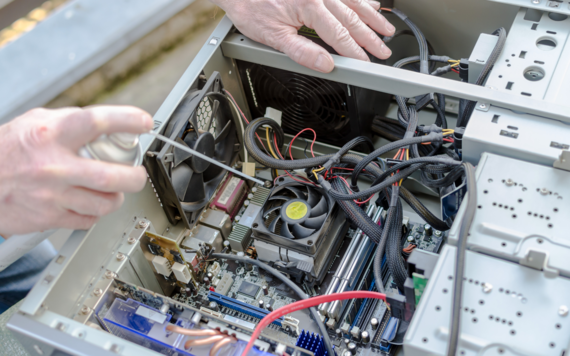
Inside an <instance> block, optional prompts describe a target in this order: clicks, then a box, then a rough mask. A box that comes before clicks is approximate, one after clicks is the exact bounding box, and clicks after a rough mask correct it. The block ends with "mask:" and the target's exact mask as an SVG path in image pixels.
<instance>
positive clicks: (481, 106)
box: [479, 104, 487, 109]
mask: <svg viewBox="0 0 570 356" xmlns="http://www.w3.org/2000/svg"><path fill="white" fill-rule="evenodd" d="M479 108H480V109H486V108H487V104H479Z"/></svg>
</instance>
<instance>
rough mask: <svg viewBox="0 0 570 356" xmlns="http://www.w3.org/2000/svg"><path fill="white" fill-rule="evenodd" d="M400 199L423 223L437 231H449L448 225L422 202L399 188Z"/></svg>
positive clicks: (402, 188) (404, 189) (407, 191)
mask: <svg viewBox="0 0 570 356" xmlns="http://www.w3.org/2000/svg"><path fill="white" fill-rule="evenodd" d="M400 197H402V199H403V200H404V201H405V202H406V203H407V204H408V205H409V206H410V207H411V208H412V209H413V210H414V211H415V212H416V214H418V215H419V216H420V217H421V218H422V219H424V221H425V222H426V223H428V224H430V225H431V226H432V227H433V228H434V229H436V230H439V231H447V230H449V226H448V224H447V223H446V222H445V221H443V220H441V219H440V218H438V217H437V216H435V215H434V214H433V213H432V212H431V211H429V210H428V209H427V208H426V207H425V205H423V204H422V202H421V201H420V200H419V199H418V198H416V196H415V195H413V194H412V193H411V192H410V191H409V190H407V189H406V188H404V187H400Z"/></svg>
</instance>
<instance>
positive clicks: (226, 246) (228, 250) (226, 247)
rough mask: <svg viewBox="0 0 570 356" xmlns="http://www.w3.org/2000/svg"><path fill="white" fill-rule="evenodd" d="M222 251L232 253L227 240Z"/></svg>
mask: <svg viewBox="0 0 570 356" xmlns="http://www.w3.org/2000/svg"><path fill="white" fill-rule="evenodd" d="M224 250H226V252H231V251H232V246H231V245H230V242H229V241H228V240H226V241H224Z"/></svg>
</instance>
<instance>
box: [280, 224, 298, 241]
mask: <svg viewBox="0 0 570 356" xmlns="http://www.w3.org/2000/svg"><path fill="white" fill-rule="evenodd" d="M288 225H289V224H287V223H283V224H281V236H283V237H285V238H288V239H295V236H293V234H292V233H291V231H289V226H288Z"/></svg>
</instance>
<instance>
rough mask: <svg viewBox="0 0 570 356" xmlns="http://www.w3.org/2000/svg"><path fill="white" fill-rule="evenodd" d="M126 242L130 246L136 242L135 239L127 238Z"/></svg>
mask: <svg viewBox="0 0 570 356" xmlns="http://www.w3.org/2000/svg"><path fill="white" fill-rule="evenodd" d="M127 242H128V243H129V245H132V244H134V243H135V242H137V239H135V238H134V237H129V238H128V239H127Z"/></svg>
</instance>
